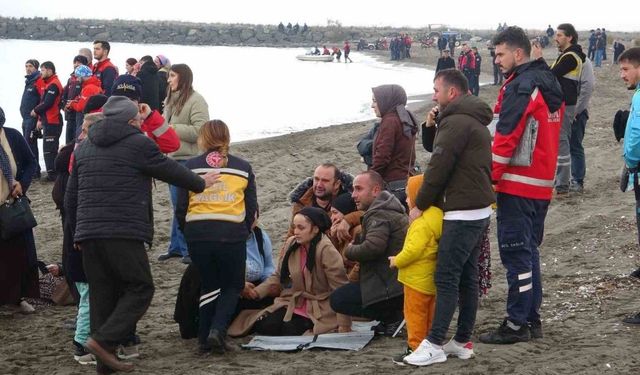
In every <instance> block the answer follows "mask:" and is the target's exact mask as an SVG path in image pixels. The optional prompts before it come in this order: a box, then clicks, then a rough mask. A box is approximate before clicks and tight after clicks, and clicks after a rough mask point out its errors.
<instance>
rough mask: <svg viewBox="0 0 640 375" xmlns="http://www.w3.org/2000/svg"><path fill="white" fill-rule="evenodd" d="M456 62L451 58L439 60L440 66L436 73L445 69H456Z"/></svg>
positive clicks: (437, 67)
mask: <svg viewBox="0 0 640 375" xmlns="http://www.w3.org/2000/svg"><path fill="white" fill-rule="evenodd" d="M455 67H456V62H455V61H454V60H453V58H452V57H451V56H449V57H441V58H439V59H438V65H437V66H436V73H438V72H439V71H441V70H444V69H455Z"/></svg>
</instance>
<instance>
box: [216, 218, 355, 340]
mask: <svg viewBox="0 0 640 375" xmlns="http://www.w3.org/2000/svg"><path fill="white" fill-rule="evenodd" d="M293 224H294V235H293V236H291V237H289V239H288V240H287V241H286V242H285V244H284V247H283V251H285V253H284V256H283V257H282V261H281V263H280V267H279V268H278V270H277V271H276V272H275V273H274V274H273V275H271V276H270V277H269V278H268V279H267V280H265V281H264V282H263V283H262V284H260V285H258V286H257V287H256V288H255V289H254V290H253V292H255V293H254V294H253V298H254V299H261V298H264V297H266V296H268V295H270V294H272V293H273V292H274V291H279V294H278V296H277V297H276V298H275V300H274V303H273V305H271V306H269V307H267V308H266V309H263V310H244V311H242V312H241V313H240V315H238V317H237V318H236V319H235V320H234V321H233V323H232V324H231V326H230V327H229V331H228V333H229V335H230V336H242V335H246V334H248V333H250V332H251V331H252V328H253V332H255V333H257V334H262V335H268V336H298V335H302V334H314V335H317V334H322V333H329V332H336V331H337V332H349V331H350V330H351V318H350V317H349V316H347V315H342V314H337V313H336V312H335V311H333V310H332V309H331V306H330V304H329V296H330V295H331V293H332V292H333V291H334V290H335V289H337V288H338V287H340V286H342V285H345V284H347V275H346V272H345V269H344V265H343V262H342V256H341V255H340V253H339V252H338V250H336V248H335V247H334V246H333V244H332V243H331V240H330V239H329V238H328V237H327V236H326V235H325V234H324V233H325V231H326V230H327V229H329V228H330V227H331V221H330V219H329V216H327V213H326V212H324V210H322V209H320V208H317V207H305V208H303V209H302V210H300V212H298V213H297V214H296V215H295V216H294V218H293Z"/></svg>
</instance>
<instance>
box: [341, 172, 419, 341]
mask: <svg viewBox="0 0 640 375" xmlns="http://www.w3.org/2000/svg"><path fill="white" fill-rule="evenodd" d="M383 186H384V181H383V179H382V176H380V174H378V173H377V172H375V171H366V172H362V173H361V174H359V175H358V176H356V178H355V179H354V180H353V193H352V197H353V200H354V201H355V203H356V206H357V208H358V210H361V211H365V213H364V216H363V217H362V218H363V219H362V234H361V235H360V236H359V237H360V238H359V239H358V240H356V241H354V242H353V243H352V244H351V245H349V246H348V247H347V249H346V251H345V253H344V255H345V257H346V258H347V259H348V260H351V261H355V262H359V263H360V274H359V281H357V282H350V283H348V284H346V285H344V286H341V287H340V288H338V289H336V290H335V292H333V294H332V295H331V308H332V309H333V310H334V311H335V312H337V313H341V314H346V315H350V316H359V317H365V318H367V319H374V320H379V321H381V323H380V325H379V326H378V327H377V328H376V333H379V334H384V335H386V336H391V335H392V334H393V333H394V332H395V330H396V329H397V328H398V326H399V325H400V323H401V322H402V319H403V315H402V308H403V292H402V285H401V284H400V283H399V282H398V270H397V269H390V268H389V260H388V258H389V257H390V256H395V255H396V254H397V253H398V251H400V249H402V244H403V242H404V238H405V235H406V234H407V228H408V226H409V218H408V216H407V215H406V212H405V209H404V206H403V205H402V203H400V201H399V200H398V198H396V197H395V196H394V195H393V194H391V193H389V192H388V191H385V190H384V189H383Z"/></svg>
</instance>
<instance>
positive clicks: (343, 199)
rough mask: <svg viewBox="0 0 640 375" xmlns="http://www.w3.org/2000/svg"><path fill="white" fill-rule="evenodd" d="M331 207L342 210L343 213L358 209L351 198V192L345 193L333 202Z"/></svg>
mask: <svg viewBox="0 0 640 375" xmlns="http://www.w3.org/2000/svg"><path fill="white" fill-rule="evenodd" d="M331 207H333V208H335V209H336V210H338V211H340V212H341V213H342V214H343V215H347V214H350V213H352V212H354V211H355V210H356V204H355V202H354V201H353V198H351V194H349V193H343V194H340V195H338V196H337V197H336V199H334V200H333V202H331Z"/></svg>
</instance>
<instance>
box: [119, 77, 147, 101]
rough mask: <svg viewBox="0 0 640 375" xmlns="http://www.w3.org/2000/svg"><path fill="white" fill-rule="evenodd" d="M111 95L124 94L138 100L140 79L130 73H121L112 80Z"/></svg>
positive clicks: (140, 91)
mask: <svg viewBox="0 0 640 375" xmlns="http://www.w3.org/2000/svg"><path fill="white" fill-rule="evenodd" d="M111 95H113V96H126V97H127V98H129V99H131V100H138V101H139V100H140V96H141V95H142V83H141V82H140V79H138V78H137V77H135V76H132V75H130V74H123V75H121V76H120V77H118V78H116V80H115V81H114V82H113V89H112V90H111Z"/></svg>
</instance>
